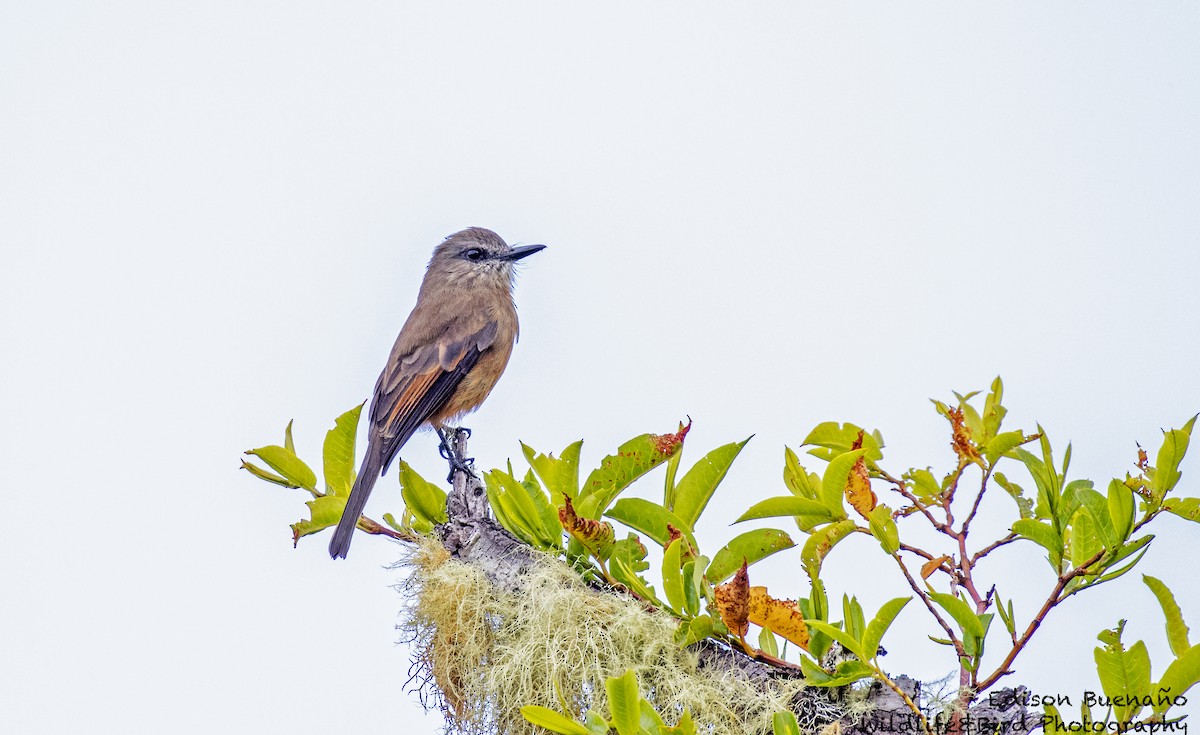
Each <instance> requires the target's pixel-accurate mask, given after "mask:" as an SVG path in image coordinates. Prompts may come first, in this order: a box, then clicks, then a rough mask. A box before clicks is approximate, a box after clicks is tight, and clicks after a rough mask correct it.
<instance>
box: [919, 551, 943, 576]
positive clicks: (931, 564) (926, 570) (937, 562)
mask: <svg viewBox="0 0 1200 735" xmlns="http://www.w3.org/2000/svg"><path fill="white" fill-rule="evenodd" d="M948 561H950V557H948V556H946V555H945V554H943V555H941V556H939V557H938V558H936V559H930V560H929V561H927V562H925V563H924V564H922V565H921V579H929V577H930V575H932V574H933V573H934V572H936V571H937V570H938V567H940V566H941V565H942V564H943V563H945V562H948Z"/></svg>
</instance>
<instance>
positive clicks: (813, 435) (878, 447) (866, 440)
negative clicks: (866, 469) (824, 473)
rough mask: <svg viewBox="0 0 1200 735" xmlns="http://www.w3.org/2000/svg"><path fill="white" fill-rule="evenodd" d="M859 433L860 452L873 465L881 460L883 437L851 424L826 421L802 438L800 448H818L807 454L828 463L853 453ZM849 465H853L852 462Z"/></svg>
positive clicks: (875, 432)
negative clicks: (847, 453) (810, 446)
mask: <svg viewBox="0 0 1200 735" xmlns="http://www.w3.org/2000/svg"><path fill="white" fill-rule="evenodd" d="M859 432H862V435H863V439H862V452H863V454H865V455H866V458H867V462H868V463H874V462H878V461H879V460H881V459H883V451H882V449H883V437H882V436H880V435H879V432H877V431H866V430H864V429H863V428H862V427H860V426H855V425H854V424H851V423H845V424H841V425H839V424H838V423H837V422H836V421H826V422H824V423H821V424H818V425H817V427H816V428H815V429H813V430H812V431H810V432H809V433H808V436H806V437H805V438H804V441H803V442H801V446H809V445H813V446H816V447H820V448H819V449H810V450H809V451H808V453H809V454H811V455H812V456H814V457H817V458H818V459H823V460H825V461H827V462H830V461H833V459H834V458H836V457H838V456H840V455H842V454H845V453H846V452H850V451H855V450H853V449H851V447H853V446H854V443H855V442H856V441H858V434H859ZM850 464H854V462H851V463H850Z"/></svg>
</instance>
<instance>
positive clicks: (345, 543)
mask: <svg viewBox="0 0 1200 735" xmlns="http://www.w3.org/2000/svg"><path fill="white" fill-rule="evenodd" d="M373 454H374V453H368V454H367V456H366V457H365V458H364V459H363V463H362V467H360V468H358V477H357V478H355V480H354V487H353V489H351V490H350V497H349V498H348V499H347V500H346V509H345V510H344V511H342V519H341V520H340V521H338V525H337V529H336V530H335V531H334V532H333V538H332V539H330V541H329V555H330V556H331V557H333V558H334V559H345V558H346V552H347V551H349V550H350V540H351V539H352V538H354V527H355V526H357V525H358V517H359V516H360V515H362V512H363V508H364V507H366V505H367V498H369V497H371V489H372V488H374V487H375V481H376V480H378V479H379V470H380V461H379V458H378V457H375V456H373Z"/></svg>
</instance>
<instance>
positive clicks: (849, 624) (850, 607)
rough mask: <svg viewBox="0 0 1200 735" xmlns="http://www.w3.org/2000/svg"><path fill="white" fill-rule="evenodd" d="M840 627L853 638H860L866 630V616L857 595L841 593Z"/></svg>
mask: <svg viewBox="0 0 1200 735" xmlns="http://www.w3.org/2000/svg"><path fill="white" fill-rule="evenodd" d="M842 629H843V630H845V631H846V632H847V633H848V634H850V635H851V636H853V637H854V639H855V640H859V639H861V638H862V636H863V633H865V632H866V630H867V621H866V617H865V616H864V615H863V609H862V605H860V604H859V603H858V598H857V597H850V596H849V595H842Z"/></svg>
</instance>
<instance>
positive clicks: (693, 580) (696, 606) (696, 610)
mask: <svg viewBox="0 0 1200 735" xmlns="http://www.w3.org/2000/svg"><path fill="white" fill-rule="evenodd" d="M707 568H708V557H707V556H701V557H699V558H696V559H693V560H691V561H686V562H684V563H683V599H684V612H686V613H687V614H688V615H691V616H693V617H694V616H696V615H699V614H700V593H701V589H702V587H703V584H704V570H705V569H707Z"/></svg>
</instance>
